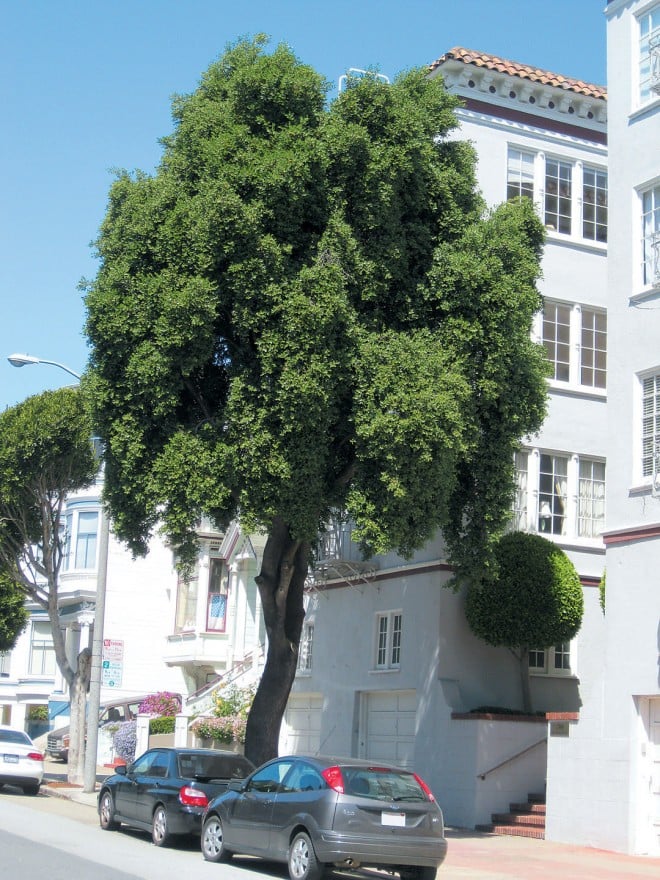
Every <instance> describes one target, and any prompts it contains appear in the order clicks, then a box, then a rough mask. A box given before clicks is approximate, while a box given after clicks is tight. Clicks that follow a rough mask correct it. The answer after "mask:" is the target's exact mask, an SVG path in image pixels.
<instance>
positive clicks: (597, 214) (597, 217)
mask: <svg viewBox="0 0 660 880" xmlns="http://www.w3.org/2000/svg"><path fill="white" fill-rule="evenodd" d="M582 237H583V238H589V239H591V240H592V241H602V242H606V241H607V174H606V173H605V171H599V170H598V169H596V168H584V170H583V172H582Z"/></svg>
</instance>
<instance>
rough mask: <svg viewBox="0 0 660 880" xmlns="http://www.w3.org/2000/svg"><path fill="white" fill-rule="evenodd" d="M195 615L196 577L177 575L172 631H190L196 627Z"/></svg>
mask: <svg viewBox="0 0 660 880" xmlns="http://www.w3.org/2000/svg"><path fill="white" fill-rule="evenodd" d="M196 617H197V577H190V578H185V577H183V576H181V575H179V580H178V583H177V590H176V612H175V618H174V632H176V633H180V632H190V631H191V630H194V629H195V627H196V623H197V620H196Z"/></svg>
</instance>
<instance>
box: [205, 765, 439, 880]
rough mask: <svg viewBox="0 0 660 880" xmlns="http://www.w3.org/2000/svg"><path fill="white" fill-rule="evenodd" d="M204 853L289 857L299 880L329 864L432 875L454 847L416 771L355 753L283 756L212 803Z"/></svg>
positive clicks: (410, 878) (422, 878)
mask: <svg viewBox="0 0 660 880" xmlns="http://www.w3.org/2000/svg"><path fill="white" fill-rule="evenodd" d="M201 846H202V854H203V855H204V858H205V859H206V860H207V861H210V862H222V861H226V860H227V859H229V858H230V857H231V856H233V855H237V854H245V855H253V856H261V857H262V858H264V859H269V860H272V861H278V862H285V863H286V864H287V866H288V869H289V876H290V878H291V880H319V878H320V877H321V875H322V873H323V871H324V869H325V868H326V866H329V865H334V866H336V867H341V868H349V869H354V868H359V867H371V868H381V869H384V870H387V871H396V872H397V873H398V874H399V876H400V878H401V880H433V878H434V877H435V874H436V870H437V868H438V866H439V865H440V864H441V863H442V862H443V860H444V858H445V855H446V853H447V841H446V839H445V835H444V822H443V817H442V811H441V810H440V807H439V806H438V804H437V803H436V802H435V798H434V797H433V794H432V793H431V791H430V789H429V787H428V786H427V785H426V784H425V783H424V782H423V781H422V780H421V779H420V778H419V777H418V776H417V775H416V774H414V773H412V772H410V771H409V770H404V769H401V768H399V767H392V766H383V765H378V764H375V763H371V762H368V761H358V760H357V759H353V758H321V757H306V756H302V755H292V756H288V757H283V758H275V759H274V760H272V761H269V762H268V763H266V764H264V765H262V766H261V767H259V768H258V769H257V770H256V771H255V772H254V773H252V774H251V775H250V776H249V777H248V778H247V779H245V780H244V781H242V782H232V783H230V784H229V788H228V790H227V791H226V792H225V793H224V794H221V795H220V796H219V797H216V798H214V799H213V800H212V801H211V803H210V804H209V806H208V808H207V810H206V812H205V814H204V818H203V824H202V838H201Z"/></svg>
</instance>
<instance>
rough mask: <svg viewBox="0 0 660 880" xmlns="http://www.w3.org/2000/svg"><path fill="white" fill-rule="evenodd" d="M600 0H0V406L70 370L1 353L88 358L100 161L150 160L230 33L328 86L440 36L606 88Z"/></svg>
mask: <svg viewBox="0 0 660 880" xmlns="http://www.w3.org/2000/svg"><path fill="white" fill-rule="evenodd" d="M604 7H605V0H553V2H543V0H398V2H393V0H381V2H376V0H334V2H332V0H330V2H328V0H324V2H317V0H280V2H278V0H245V2H243V3H240V2H238V0H233V2H227V0H0V89H1V93H0V94H1V95H2V116H3V126H2V136H0V169H1V173H2V182H1V185H0V308H1V313H0V314H1V319H0V409H4V408H5V407H6V406H8V405H9V406H11V405H13V404H15V403H18V402H19V401H21V400H23V399H24V398H25V397H27V396H28V395H29V394H35V393H37V392H40V391H42V390H44V389H45V388H54V387H59V386H60V385H63V384H67V383H68V382H70V381H71V379H70V377H67V374H66V373H64V372H63V371H61V370H59V369H57V368H56V367H49V366H44V365H35V366H26V367H23V368H21V369H15V368H14V367H12V366H11V365H10V364H9V363H8V362H7V360H6V358H7V356H8V355H10V354H12V353H13V352H27V353H29V354H31V355H35V356H37V357H41V358H45V359H48V360H53V361H57V362H60V363H64V364H67V365H68V366H69V367H70V368H72V369H73V370H75V371H76V372H82V371H83V370H84V368H85V363H86V360H87V346H86V342H85V339H84V335H83V323H84V319H85V313H84V305H83V301H82V297H81V294H80V293H79V291H78V282H79V281H80V279H81V278H83V277H93V276H94V274H95V272H96V262H95V260H94V257H93V251H92V249H91V247H90V242H92V241H93V239H94V238H95V237H96V234H97V230H98V228H99V224H100V222H101V220H102V218H103V215H104V213H105V208H106V203H107V194H108V189H109V186H110V183H111V181H112V179H113V175H112V169H116V168H126V169H131V170H132V169H137V168H139V169H142V170H143V171H147V172H151V171H153V170H154V169H155V167H156V165H157V163H158V161H159V158H160V146H159V138H161V137H162V136H163V135H166V134H168V133H169V132H170V131H171V129H172V122H171V115H170V98H171V96H172V95H173V94H175V93H188V92H191V91H193V90H194V89H195V87H196V85H197V83H198V81H199V78H200V75H201V74H202V72H203V71H204V70H205V69H206V67H208V65H209V64H210V63H211V62H212V61H214V60H215V59H216V58H217V57H218V56H219V55H220V54H221V53H222V51H223V49H224V48H225V46H226V45H227V44H228V43H230V42H233V41H235V40H236V39H237V38H239V37H241V36H252V35H254V34H256V33H260V32H261V33H266V34H268V35H269V36H270V37H271V39H272V41H273V43H279V42H285V43H288V44H289V45H290V46H291V48H292V49H293V50H294V52H295V53H296V55H297V56H298V57H299V58H300V59H301V60H302V61H304V62H305V63H307V64H311V65H312V66H313V67H315V68H316V69H317V70H318V71H319V72H320V73H322V74H323V75H324V76H325V77H326V78H327V79H328V80H329V81H330V82H331V83H333V90H332V91H331V93H330V96H331V97H332V94H333V92H336V85H337V81H338V78H339V76H340V75H341V74H342V73H344V72H345V71H346V70H347V69H348V68H349V67H358V68H365V67H372V66H375V67H378V68H379V69H380V70H381V71H382V72H383V73H385V74H387V75H388V76H390V77H392V76H394V75H395V74H396V73H398V72H399V71H401V70H405V69H407V68H410V67H418V66H424V65H426V64H428V63H430V62H431V61H433V60H435V59H436V58H438V57H439V56H440V55H442V54H443V52H445V51H447V50H448V49H450V48H452V47H453V46H464V47H466V48H470V49H478V50H480V51H483V52H488V53H490V54H493V55H500V56H503V57H505V58H508V59H510V60H514V61H520V62H523V63H526V64H531V65H534V66H535V67H540V68H544V69H546V70H551V71H553V72H555V73H561V74H564V75H565V76H570V77H574V78H576V79H582V80H585V81H588V82H592V83H598V84H601V85H604V84H605V74H606V58H605V44H606V33H605V16H604V14H603V9H604Z"/></svg>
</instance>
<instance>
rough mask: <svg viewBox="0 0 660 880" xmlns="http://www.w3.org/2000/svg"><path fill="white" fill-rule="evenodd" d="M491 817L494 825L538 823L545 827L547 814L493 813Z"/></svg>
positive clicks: (537, 824)
mask: <svg viewBox="0 0 660 880" xmlns="http://www.w3.org/2000/svg"><path fill="white" fill-rule="evenodd" d="M491 818H492V820H493V824H494V825H536V826H538V827H541V828H545V816H544V815H543V814H542V813H531V812H527V811H526V812H524V813H523V812H515V813H493V815H492V817H491Z"/></svg>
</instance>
